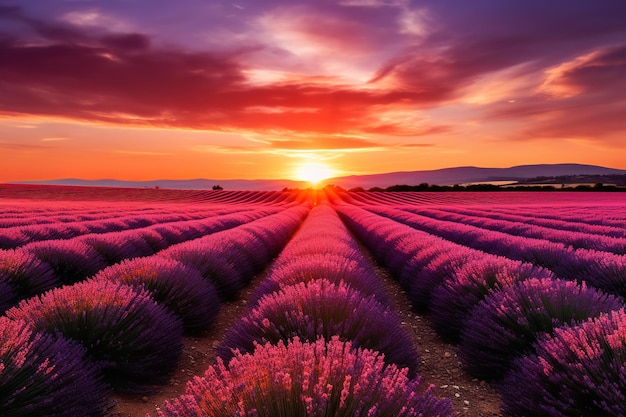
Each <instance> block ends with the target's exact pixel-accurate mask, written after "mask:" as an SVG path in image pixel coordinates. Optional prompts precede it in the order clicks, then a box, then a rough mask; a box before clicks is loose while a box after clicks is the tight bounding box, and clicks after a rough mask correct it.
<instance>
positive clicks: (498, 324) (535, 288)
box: [460, 278, 623, 379]
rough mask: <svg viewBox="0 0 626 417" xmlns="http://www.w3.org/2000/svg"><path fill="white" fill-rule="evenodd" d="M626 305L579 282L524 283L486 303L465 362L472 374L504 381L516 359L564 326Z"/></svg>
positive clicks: (472, 326) (467, 340)
mask: <svg viewBox="0 0 626 417" xmlns="http://www.w3.org/2000/svg"><path fill="white" fill-rule="evenodd" d="M622 306H623V300H622V299H621V298H618V297H614V296H612V295H608V294H606V293H603V292H601V291H598V290H596V289H594V288H590V287H587V286H585V285H584V284H582V285H580V284H577V283H576V282H574V281H565V280H552V279H541V280H540V279H535V278H531V279H528V280H526V281H522V282H518V283H516V284H513V285H511V286H509V287H505V288H503V289H501V290H500V291H497V292H494V293H492V294H490V295H488V296H487V297H485V299H484V300H483V301H481V302H480V303H479V304H478V305H477V306H476V307H475V308H474V309H473V310H472V312H471V314H470V316H469V318H468V319H467V321H466V322H465V327H464V329H463V333H462V335H461V344H460V356H461V358H462V360H463V361H464V363H465V366H466V369H467V370H468V371H469V372H470V373H471V374H472V375H474V376H476V377H479V378H484V379H500V378H502V377H503V376H504V374H505V372H506V371H507V370H508V368H509V366H510V363H511V361H512V360H513V359H515V358H516V357H518V356H521V355H522V354H525V353H529V352H532V344H533V343H534V342H535V341H536V340H537V338H539V337H541V336H542V335H543V334H544V333H551V332H553V331H554V329H555V328H556V327H558V326H563V325H565V324H574V323H577V322H581V321H583V320H586V319H587V318H589V317H595V316H598V315H600V314H601V313H604V312H609V311H612V310H616V309H619V308H621V307H622Z"/></svg>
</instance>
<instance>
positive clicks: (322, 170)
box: [295, 161, 337, 185]
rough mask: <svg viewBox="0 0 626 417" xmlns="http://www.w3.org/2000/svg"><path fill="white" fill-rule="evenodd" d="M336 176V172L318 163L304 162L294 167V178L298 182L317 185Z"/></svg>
mask: <svg viewBox="0 0 626 417" xmlns="http://www.w3.org/2000/svg"><path fill="white" fill-rule="evenodd" d="M336 174H337V171H335V170H334V169H332V168H331V167H329V166H328V165H326V164H324V163H322V162H319V161H306V162H303V163H301V164H299V165H298V166H297V167H296V171H295V178H296V179H298V180H300V181H306V182H310V183H311V184H312V185H317V184H319V183H320V182H322V181H324V180H325V179H327V178H331V177H333V176H335V175H336Z"/></svg>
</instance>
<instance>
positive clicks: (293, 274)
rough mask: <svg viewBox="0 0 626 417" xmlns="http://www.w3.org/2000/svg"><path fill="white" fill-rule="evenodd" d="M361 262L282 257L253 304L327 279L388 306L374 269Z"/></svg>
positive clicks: (332, 256)
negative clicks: (265, 297)
mask: <svg viewBox="0 0 626 417" xmlns="http://www.w3.org/2000/svg"><path fill="white" fill-rule="evenodd" d="M359 261H360V259H358V258H357V259H351V258H345V257H343V256H342V255H337V254H329V253H325V254H317V253H314V254H309V255H301V256H299V257H297V258H291V257H287V258H286V257H283V256H282V255H281V257H280V258H279V260H278V261H277V262H276V264H277V265H276V266H275V267H273V268H272V270H271V272H270V275H269V277H268V278H266V279H265V280H263V281H262V282H261V284H259V286H258V287H257V288H256V289H255V291H254V293H253V294H252V295H251V297H250V302H251V304H255V303H257V302H258V301H259V300H260V299H261V297H263V296H264V295H266V294H270V293H272V292H275V291H278V290H280V289H281V288H283V287H286V286H289V285H295V284H298V283H301V282H309V281H313V280H316V279H320V278H324V279H327V280H329V281H331V282H333V283H335V284H339V283H341V282H343V283H345V284H348V285H349V286H350V287H352V288H354V289H356V290H358V291H360V292H361V293H362V294H363V295H364V296H366V297H369V296H374V297H375V298H376V299H377V300H378V301H380V302H381V303H383V304H385V305H391V301H390V300H389V297H388V295H387V292H386V290H385V288H384V287H383V285H382V283H381V280H380V279H379V278H378V276H376V274H375V272H374V270H373V268H371V267H369V268H368V267H366V266H364V262H359Z"/></svg>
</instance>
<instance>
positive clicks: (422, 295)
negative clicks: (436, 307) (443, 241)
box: [408, 246, 484, 311]
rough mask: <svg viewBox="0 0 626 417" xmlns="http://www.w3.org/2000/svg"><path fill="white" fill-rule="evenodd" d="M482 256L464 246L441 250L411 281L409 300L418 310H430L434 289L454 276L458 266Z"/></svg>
mask: <svg viewBox="0 0 626 417" xmlns="http://www.w3.org/2000/svg"><path fill="white" fill-rule="evenodd" d="M482 256H484V255H483V254H481V253H480V252H478V251H475V250H472V249H468V248H465V247H462V246H457V247H455V248H453V247H450V248H448V250H446V251H442V252H440V253H439V254H438V255H437V256H435V257H434V258H433V259H432V260H431V261H430V262H429V263H428V265H426V266H425V267H424V269H422V271H421V272H419V273H418V274H417V275H416V276H415V277H414V278H413V279H412V280H411V282H410V283H409V290H408V293H409V294H408V295H409V300H411V302H412V303H413V306H415V307H416V308H417V309H418V310H422V311H426V310H428V308H429V307H430V300H431V295H432V292H433V290H435V288H437V287H438V286H439V285H441V284H442V283H443V282H444V281H445V280H447V279H450V278H451V277H453V276H454V272H455V270H456V269H457V268H459V267H461V266H463V265H465V264H466V263H467V262H471V261H473V260H476V259H479V258H481V257H482Z"/></svg>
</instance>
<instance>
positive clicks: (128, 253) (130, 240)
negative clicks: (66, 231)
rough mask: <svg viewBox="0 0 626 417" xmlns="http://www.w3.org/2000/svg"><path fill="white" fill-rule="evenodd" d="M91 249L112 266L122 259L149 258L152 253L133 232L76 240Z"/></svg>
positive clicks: (95, 235) (91, 235)
mask: <svg viewBox="0 0 626 417" xmlns="http://www.w3.org/2000/svg"><path fill="white" fill-rule="evenodd" d="M78 239H79V240H80V241H82V242H85V243H87V244H88V245H89V246H91V247H93V248H94V249H95V250H96V251H97V252H98V253H99V254H100V255H102V257H103V258H104V260H105V261H106V264H107V265H113V264H116V263H118V262H121V261H123V260H124V259H130V258H137V257H141V256H150V255H153V254H154V252H153V250H152V248H151V247H150V246H149V245H148V242H146V241H145V240H144V239H143V238H142V237H141V236H140V235H139V234H137V233H136V232H135V231H134V230H131V231H124V232H112V233H104V234H89V235H85V236H82V237H79V238H78Z"/></svg>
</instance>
